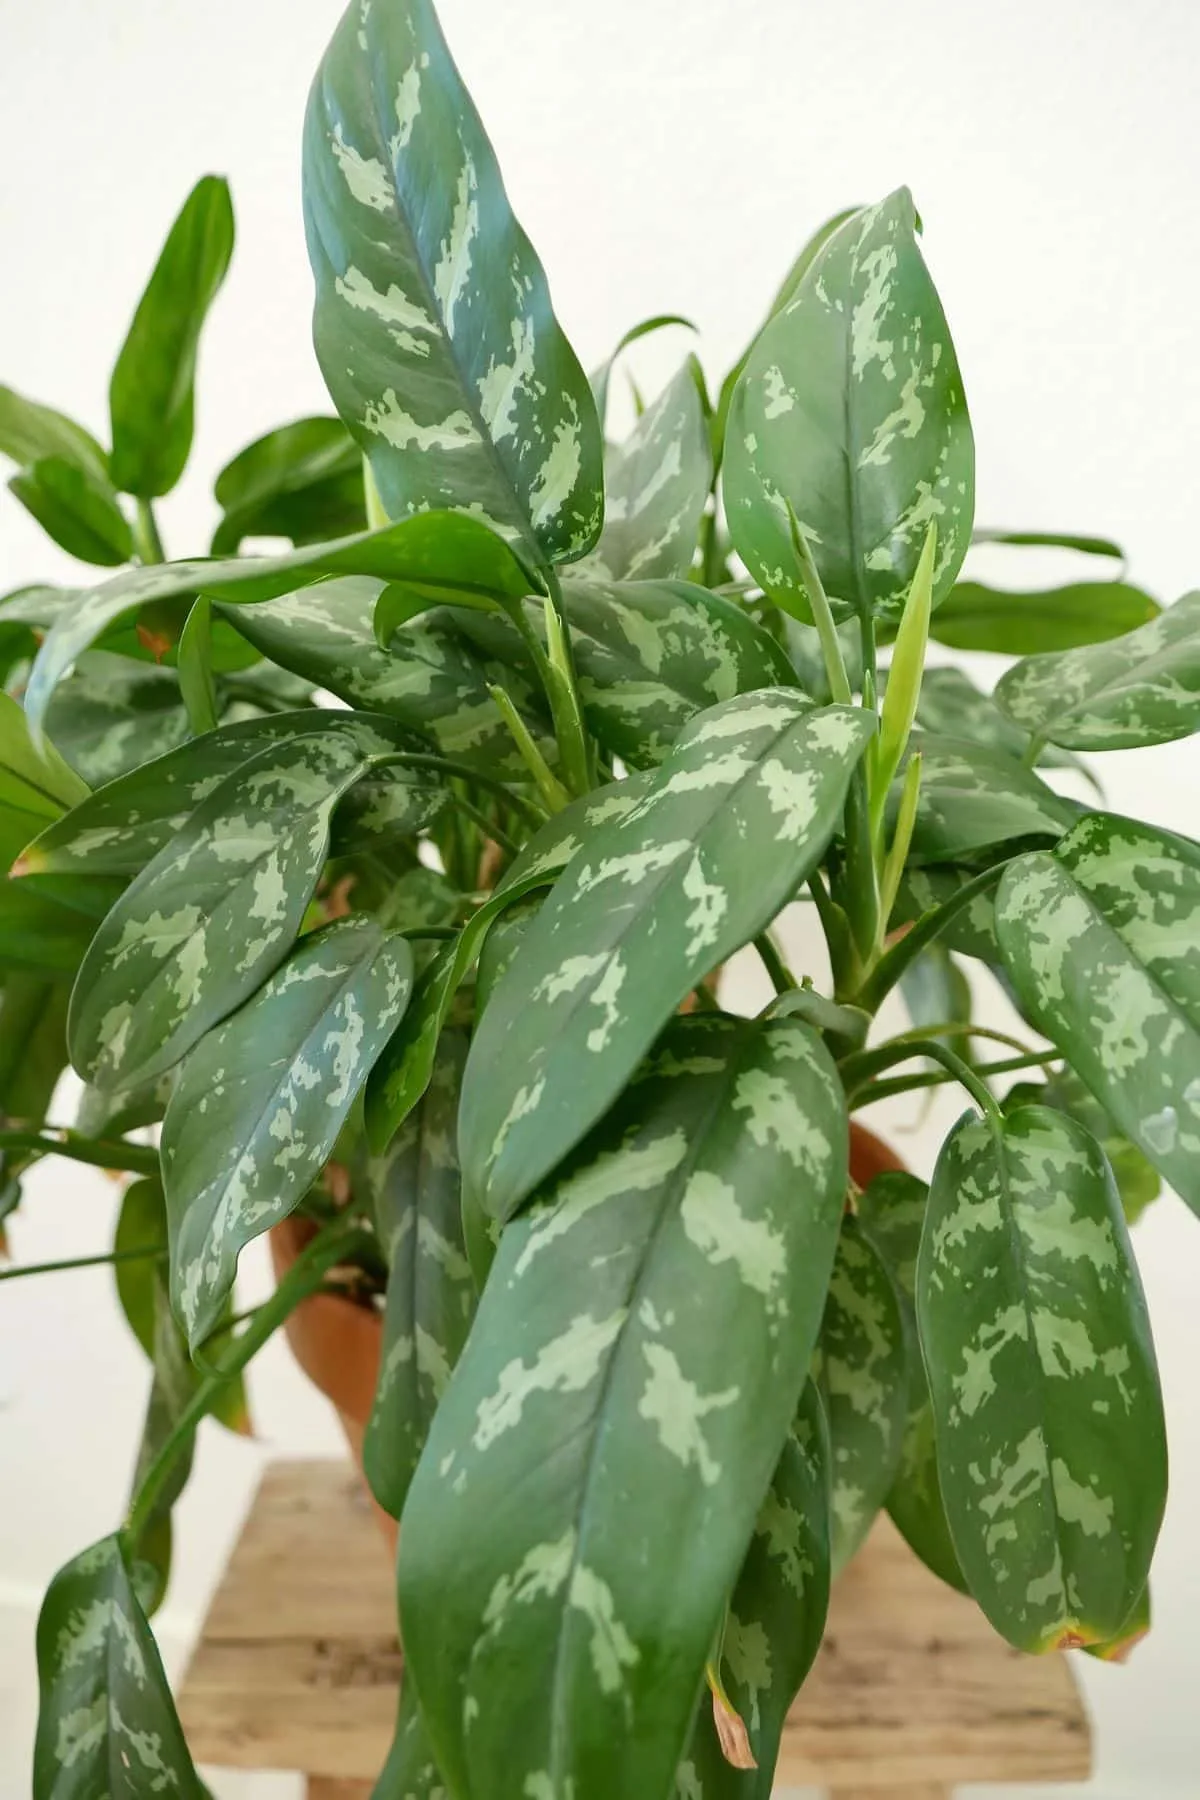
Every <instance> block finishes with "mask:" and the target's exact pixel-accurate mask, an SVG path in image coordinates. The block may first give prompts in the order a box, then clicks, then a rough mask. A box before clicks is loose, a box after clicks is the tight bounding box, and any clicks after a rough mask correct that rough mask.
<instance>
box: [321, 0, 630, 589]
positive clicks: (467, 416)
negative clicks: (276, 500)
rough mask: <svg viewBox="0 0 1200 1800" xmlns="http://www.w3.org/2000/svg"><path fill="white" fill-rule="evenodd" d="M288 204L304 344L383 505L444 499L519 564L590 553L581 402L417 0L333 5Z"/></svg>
mask: <svg viewBox="0 0 1200 1800" xmlns="http://www.w3.org/2000/svg"><path fill="white" fill-rule="evenodd" d="M304 210H305V224H306V229H307V234H308V248H309V258H310V261H311V262H312V265H313V271H314V274H315V277H316V283H317V304H316V313H315V317H314V338H315V342H316V348H317V356H318V359H319V361H320V364H321V368H322V371H323V373H324V376H325V380H326V382H327V384H328V386H329V390H330V393H331V394H332V396H333V400H334V404H335V405H336V406H337V409H338V411H339V413H340V414H341V416H342V418H343V419H344V420H345V421H346V423H347V424H348V425H349V427H350V429H351V431H352V432H353V433H354V435H355V437H356V438H357V439H358V442H359V443H360V444H361V446H362V447H363V449H364V451H365V452H366V454H367V455H368V456H369V458H370V461H371V468H372V471H373V473H374V476H375V480H376V483H377V485H378V488H379V493H380V496H381V498H382V501H383V504H384V508H385V509H386V511H387V512H388V514H389V515H390V516H392V517H394V518H399V517H403V516H405V515H408V514H411V513H420V512H423V511H425V510H427V509H429V508H433V509H434V510H438V509H445V508H459V507H461V508H463V509H465V510H469V511H474V512H477V513H478V514H479V515H480V516H481V517H482V518H484V519H487V520H488V521H489V522H491V523H493V524H494V525H495V526H496V527H497V528H498V529H499V530H500V531H502V532H504V533H505V534H506V535H511V536H515V537H516V538H519V539H520V540H521V541H522V542H523V543H524V544H525V545H526V547H527V550H528V551H529V552H530V553H531V554H532V555H533V556H534V557H535V558H539V559H540V558H543V557H544V558H548V559H549V560H550V561H554V562H558V561H570V560H571V559H572V558H574V557H577V556H580V555H582V554H583V553H584V552H585V551H586V550H589V549H590V548H591V546H592V544H593V543H594V542H595V539H596V535H597V533H598V532H599V529H600V520H601V513H602V507H603V489H602V471H601V454H602V452H601V441H600V426H599V421H598V419H597V416H596V408H595V403H594V401H593V399H592V394H591V390H590V388H589V387H588V383H587V378H586V376H585V375H584V373H583V370H582V369H581V368H580V366H579V363H578V361H577V359H576V357H575V354H574V352H573V351H572V349H571V347H570V345H569V344H568V342H567V340H566V338H565V337H564V335H563V333H562V330H561V328H560V326H559V324H558V321H557V320H556V318H555V316H554V313H553V310H552V308H551V304H550V294H549V290H548V288H547V285H546V277H545V274H544V272H543V270H542V266H541V263H540V262H539V261H538V258H537V255H536V253H535V252H534V249H533V247H532V245H531V244H530V242H529V240H528V238H527V237H526V236H525V233H524V232H523V231H522V230H521V227H520V225H519V224H518V223H517V221H516V219H515V218H514V217H513V215H512V212H511V210H510V208H509V205H508V201H507V198H506V196H505V192H504V186H503V183H502V181H501V178H500V171H499V168H498V167H497V164H496V159H495V155H494V152H493V150H492V147H491V145H490V143H489V142H488V139H487V136H486V135H485V133H484V130H483V127H482V125H481V123H480V120H479V115H478V114H477V112H476V111H475V107H474V105H473V104H472V102H471V98H470V95H469V94H468V93H467V90H466V88H465V87H464V85H463V83H462V80H461V78H460V76H459V74H458V71H457V69H456V68H455V66H454V63H453V61H452V59H451V56H450V52H449V50H448V49H447V47H446V41H445V39H444V37H443V36H442V32H441V28H440V26H439V24H438V21H437V16H436V14H435V12H434V9H433V6H432V5H431V4H430V0H375V4H374V5H373V6H371V7H368V8H366V9H364V8H363V7H362V6H361V5H360V4H358V3H357V0H356V3H355V4H353V5H351V6H350V7H349V8H348V10H347V12H346V14H345V16H344V17H343V19H342V22H341V24H340V25H339V27H338V29H337V31H336V32H335V34H334V37H333V41H332V43H331V44H330V46H329V48H328V50H327V51H326V53H325V56H324V58H323V60H322V62H321V66H320V68H319V70H318V73H317V79H316V82H315V84H314V86H313V91H312V95H311V98H310V101H309V107H308V116H307V119H306V121H305V131H304Z"/></svg>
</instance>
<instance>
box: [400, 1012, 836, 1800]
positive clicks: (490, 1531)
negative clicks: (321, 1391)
mask: <svg viewBox="0 0 1200 1800" xmlns="http://www.w3.org/2000/svg"><path fill="white" fill-rule="evenodd" d="M846 1141H847V1132H846V1123H845V1111H844V1101H843V1099H842V1095H841V1092H840V1087H839V1084H838V1081H837V1077H836V1073H835V1071H834V1068H833V1065H832V1063H831V1061H830V1059H829V1057H828V1055H827V1053H826V1051H825V1050H824V1048H823V1046H822V1045H821V1043H820V1040H819V1039H818V1038H817V1037H816V1036H815V1034H813V1033H812V1032H810V1031H809V1030H808V1029H807V1028H806V1027H805V1026H803V1025H801V1024H799V1023H798V1022H796V1021H795V1020H791V1019H779V1020H772V1021H761V1020H760V1021H746V1020H735V1019H729V1018H725V1017H718V1016H712V1015H710V1016H707V1017H697V1018H692V1019H686V1020H681V1021H677V1022H676V1023H675V1024H674V1025H673V1026H672V1028H671V1030H670V1032H669V1033H668V1035H667V1036H666V1037H664V1039H663V1040H662V1042H661V1044H660V1045H659V1046H658V1049H657V1051H656V1054H655V1056H654V1058H653V1059H652V1060H651V1062H650V1064H649V1065H648V1066H647V1068H646V1069H645V1071H644V1072H643V1074H642V1076H641V1077H640V1079H639V1080H638V1081H637V1082H636V1083H635V1084H634V1085H633V1086H632V1088H630V1089H629V1090H628V1091H627V1092H626V1093H625V1094H624V1095H623V1096H622V1098H621V1100H620V1101H619V1102H618V1104H617V1106H616V1107H615V1109H614V1111H613V1113H612V1115H611V1116H610V1117H609V1118H608V1119H606V1120H605V1122H604V1124H603V1125H602V1126H601V1127H600V1128H599V1129H598V1130H597V1132H596V1134H595V1137H594V1138H593V1139H592V1140H590V1142H589V1144H588V1146H587V1148H586V1149H584V1150H582V1151H581V1153H580V1155H579V1156H578V1157H577V1158H576V1159H574V1160H573V1161H572V1163H571V1164H570V1165H569V1167H568V1169H567V1171H566V1172H565V1173H564V1175H563V1176H562V1178H561V1179H560V1181H559V1183H558V1185H557V1186H556V1187H553V1188H551V1189H550V1190H549V1191H548V1192H547V1193H546V1195H545V1196H544V1199H543V1201H542V1203H541V1204H540V1205H537V1206H535V1207H534V1208H533V1209H532V1210H531V1211H529V1212H528V1213H526V1214H525V1215H523V1216H522V1217H521V1218H519V1219H517V1220H515V1221H514V1222H513V1223H512V1224H510V1225H509V1226H508V1227H507V1228H506V1229H505V1231H504V1232H503V1234H502V1236H501V1239H500V1246H499V1250H498V1252H497V1258H496V1262H495V1265H494V1267H493V1270H492V1274H491V1277H490V1279H489V1281H488V1285H487V1287H486V1289H485V1291H484V1295H483V1298H482V1300H481V1302H480V1309H479V1313H478V1315H477V1317H476V1321H475V1325H474V1327H473V1329H472V1332H471V1336H470V1339H469V1341H468V1344H467V1348H466V1350H465V1352H464V1354H463V1358H462V1360H461V1362H460V1363H459V1366H458V1369H457V1370H456V1372H455V1375H454V1377H453V1379H452V1381H451V1384H450V1387H449V1389H448V1391H447V1394H446V1397H445V1399H444V1400H443V1402H442V1406H441V1408H440V1409H439V1412H438V1415H437V1418H436V1419H435V1421H434V1424H433V1429H432V1431H431V1433H430V1438H429V1442H428V1444H427V1446H426V1451H425V1455H424V1457H423V1458H422V1462H421V1466H420V1468H419V1469H418V1471H417V1475H416V1478H415V1480H414V1482H413V1486H412V1488H411V1490H410V1492H409V1498H408V1503H407V1505H406V1507H405V1511H404V1519H403V1523H402V1526H401V1534H400V1536H401V1544H402V1546H403V1548H402V1551H401V1557H400V1606H401V1622H402V1630H403V1634H404V1643H405V1649H406V1654H407V1656H408V1658H409V1664H410V1667H411V1669H412V1673H413V1678H414V1680H415V1681H416V1683H417V1688H418V1691H419V1693H420V1695H421V1702H422V1706H423V1708H424V1711H425V1715H426V1721H427V1724H428V1727H429V1732H430V1736H431V1739H432V1741H433V1745H434V1749H435V1751H436V1754H437V1756H438V1759H439V1761H440V1762H441V1764H442V1766H443V1768H444V1770H445V1771H446V1775H447V1783H448V1786H449V1787H450V1788H451V1791H461V1792H464V1793H466V1792H469V1793H471V1794H472V1795H477V1796H478V1797H479V1800H511V1796H512V1795H513V1794H514V1793H529V1794H534V1793H541V1792H545V1793H547V1794H565V1793H572V1794H573V1795H574V1800H611V1797H612V1796H613V1795H614V1794H629V1795H633V1794H661V1793H666V1792H667V1790H668V1789H669V1786H670V1783H671V1780H672V1778H673V1776H674V1773H675V1769H676V1767H677V1765H678V1762H679V1759H680V1757H681V1755H682V1754H683V1752H684V1745H685V1740H686V1737H687V1734H688V1731H689V1728H690V1726H691V1721H692V1715H693V1711H694V1708H695V1703H696V1695H697V1692H698V1689H699V1685H700V1680H701V1675H702V1672H703V1669H704V1665H705V1661H706V1659H707V1657H708V1654H709V1651H710V1648H711V1645H712V1643H713V1639H714V1634H715V1632H716V1629H717V1626H718V1622H719V1620H720V1617H721V1614H722V1610H723V1608H724V1605H725V1602H726V1598H727V1596H728V1594H729V1593H730V1591H731V1589H732V1588H733V1585H734V1582H735V1580H736V1577H737V1574H738V1570H739V1568H740V1566H741V1562H742V1558H743V1556H744V1554H745V1550H746V1546H747V1544H748V1542H749V1540H750V1537H751V1534H752V1532H753V1529H754V1521H755V1517H756V1515H757V1513H758V1509H759V1507H760V1504H761V1502H762V1497H763V1495H764V1493H765V1492H766V1489H767V1486H768V1484H769V1482H770V1478H771V1475H772V1473H773V1471H774V1469H775V1467H776V1464H777V1463H778V1460H779V1457H780V1454H781V1452H782V1450H783V1447H784V1444H785V1443H786V1441H787V1435H788V1429H789V1426H790V1424H791V1421H792V1419H793V1417H794V1413H795V1408H796V1404H797V1402H798V1400H799V1395H800V1390H801V1388H802V1386H803V1383H804V1369H805V1365H806V1362H807V1359H808V1356H809V1354H810V1353H811V1350H812V1346H813V1343H814V1341H815V1338H816V1333H817V1328H818V1325H819V1321H820V1313H821V1307H822V1305H823V1302H824V1296H825V1288H826V1282H827V1279H828V1274H829V1269H830V1265H831V1263H832V1259H833V1253H834V1246H835V1242H836V1236H837V1229H838V1220H839V1215H840V1212H841V1207H842V1203H843V1193H844V1183H845V1178H846ZM714 1320H719V1321H720V1322H721V1328H720V1329H719V1330H714V1328H713V1322H714ZM451 1587H452V1589H453V1593H454V1597H455V1598H454V1605H453V1606H452V1607H449V1606H447V1604H446V1595H447V1593H448V1592H449V1591H450V1590H451Z"/></svg>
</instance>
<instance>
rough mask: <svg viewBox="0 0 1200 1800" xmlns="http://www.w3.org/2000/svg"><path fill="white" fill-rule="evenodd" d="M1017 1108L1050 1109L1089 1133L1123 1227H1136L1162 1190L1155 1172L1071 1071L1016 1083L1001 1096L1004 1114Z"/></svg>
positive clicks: (1159, 1179) (1060, 1071) (1058, 1071)
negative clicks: (1104, 1162)
mask: <svg viewBox="0 0 1200 1800" xmlns="http://www.w3.org/2000/svg"><path fill="white" fill-rule="evenodd" d="M1018 1106H1052V1107H1053V1108H1054V1109H1055V1111H1056V1112H1064V1113H1066V1115H1067V1117H1068V1118H1069V1119H1074V1120H1075V1121H1076V1123H1077V1124H1079V1125H1082V1126H1083V1128H1084V1130H1085V1131H1090V1132H1091V1134H1092V1136H1093V1137H1094V1138H1095V1140H1096V1142H1097V1143H1098V1144H1099V1146H1100V1148H1101V1149H1102V1150H1103V1152H1104V1154H1105V1156H1106V1157H1107V1159H1108V1166H1109V1168H1110V1169H1111V1170H1112V1172H1113V1180H1114V1181H1115V1182H1116V1184H1117V1192H1118V1194H1120V1196H1121V1210H1122V1211H1123V1212H1124V1214H1125V1223H1126V1224H1127V1225H1131V1226H1132V1225H1136V1223H1137V1221H1138V1220H1139V1219H1140V1218H1141V1216H1142V1214H1143V1213H1144V1212H1145V1210H1146V1208H1147V1207H1148V1206H1149V1205H1151V1204H1152V1202H1153V1201H1155V1200H1157V1198H1158V1196H1159V1193H1160V1192H1161V1190H1162V1181H1161V1178H1160V1176H1159V1173H1158V1170H1157V1169H1156V1168H1155V1167H1154V1164H1153V1163H1152V1162H1150V1161H1149V1160H1148V1159H1147V1158H1146V1157H1145V1156H1143V1155H1142V1152H1141V1151H1140V1150H1139V1149H1138V1148H1137V1146H1136V1145H1135V1144H1131V1143H1130V1142H1129V1139H1128V1138H1127V1137H1123V1136H1122V1134H1121V1132H1120V1131H1119V1130H1118V1129H1117V1127H1116V1125H1114V1123H1113V1121H1112V1119H1111V1117H1110V1116H1109V1114H1108V1113H1107V1112H1106V1111H1105V1109H1104V1107H1103V1106H1101V1104H1100V1102H1099V1101H1098V1100H1097V1099H1096V1097H1095V1095H1093V1094H1091V1093H1089V1092H1088V1089H1087V1087H1086V1086H1085V1085H1084V1083H1083V1082H1082V1081H1081V1080H1080V1079H1079V1076H1078V1075H1077V1074H1076V1073H1075V1071H1074V1069H1068V1068H1062V1069H1059V1070H1057V1071H1056V1072H1055V1073H1053V1074H1051V1075H1050V1076H1049V1078H1048V1079H1047V1080H1046V1081H1024V1082H1018V1083H1017V1085H1016V1086H1015V1087H1012V1088H1010V1089H1009V1091H1008V1093H1007V1094H1006V1095H1005V1096H1004V1110H1005V1112H1012V1111H1013V1110H1014V1108H1016V1107H1018Z"/></svg>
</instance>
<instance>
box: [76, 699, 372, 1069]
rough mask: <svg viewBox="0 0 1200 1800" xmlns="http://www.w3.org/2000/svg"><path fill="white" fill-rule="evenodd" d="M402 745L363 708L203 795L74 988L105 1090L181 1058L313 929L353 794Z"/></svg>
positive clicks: (83, 1058) (88, 1050) (81, 1028)
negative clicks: (313, 903) (374, 725)
mask: <svg viewBox="0 0 1200 1800" xmlns="http://www.w3.org/2000/svg"><path fill="white" fill-rule="evenodd" d="M389 748H390V746H389V744H388V742H387V740H386V738H384V737H381V736H380V735H379V734H378V733H376V732H374V731H373V729H371V728H370V727H368V726H367V724H366V722H365V721H363V720H361V719H355V718H354V717H353V716H346V717H344V719H343V726H342V729H340V730H338V731H325V732H323V733H321V734H319V735H318V734H317V733H313V734H311V735H308V736H297V737H293V738H291V739H289V740H287V741H285V742H283V743H281V744H279V745H278V747H275V748H269V749H266V750H263V751H261V752H260V754H259V755H258V756H256V757H254V758H253V759H252V760H251V761H250V762H248V763H245V764H243V765H242V767H241V768H239V769H235V770H234V772H233V773H232V774H231V775H227V776H226V777H225V779H224V780H223V781H221V782H220V784H219V785H218V786H217V787H216V788H215V789H214V790H213V792H212V793H210V794H209V796H208V798H207V799H205V800H202V801H201V803H200V805H199V806H198V807H197V808H196V810H195V812H193V813H191V814H190V816H189V817H188V819H187V821H186V823H185V824H184V825H183V826H182V827H181V828H180V829H179V831H178V832H177V833H176V834H175V835H174V837H172V838H171V839H170V841H169V842H168V843H167V844H166V845H164V847H163V849H162V850H160V851H159V852H158V854H157V856H155V857H154V858H153V860H152V861H151V862H150V863H148V864H147V866H146V867H145V868H144V869H143V870H142V872H141V874H140V875H139V876H138V877H137V878H136V879H135V880H134V882H133V883H132V885H131V886H130V887H129V888H128V889H127V890H126V892H125V893H124V894H123V895H122V897H121V899H120V900H119V901H118V902H117V904H116V905H115V906H114V907H113V909H112V911H111V912H110V913H109V915H108V917H107V918H106V919H105V921H104V923H103V925H102V926H101V927H100V930H99V931H98V932H97V933H96V936H95V939H94V941H93V943H92V945H91V949H90V950H89V952H88V956H87V958H86V960H85V962H84V965H83V967H82V968H81V970H80V972H79V978H78V981H77V982H76V986H75V991H74V993H73V994H72V996H71V1018H70V1028H69V1029H70V1043H71V1060H72V1062H73V1063H74V1065H75V1067H76V1069H77V1070H78V1071H79V1073H80V1074H81V1075H82V1076H83V1077H84V1078H85V1079H86V1080H88V1081H92V1082H95V1083H96V1085H97V1086H100V1087H110V1088H112V1087H131V1086H135V1085H140V1084H141V1083H143V1082H146V1081H149V1080H150V1079H151V1078H152V1077H153V1076H155V1075H158V1074H161V1073H162V1072H163V1071H164V1070H165V1069H169V1068H170V1067H171V1066H172V1065H173V1064H174V1063H177V1062H178V1061H179V1059H180V1057H181V1056H183V1055H184V1053H185V1052H186V1051H187V1050H190V1049H191V1047H192V1045H193V1044H195V1043H196V1042H197V1040H198V1039H199V1038H201V1037H202V1036H203V1035H204V1033H205V1032H206V1031H207V1030H208V1029H209V1027H210V1026H212V1025H215V1024H216V1023H217V1022H218V1021H219V1020H221V1019H223V1018H224V1017H225V1016H226V1014H227V1013H230V1012H232V1011H233V1009H234V1007H236V1006H238V1005H240V1004H241V1002H242V1001H243V1000H245V999H247V998H248V997H249V995H251V994H253V993H254V991H255V989H256V988H257V987H258V986H259V984H260V983H261V982H262V980H263V979H264V977H265V976H267V975H269V974H270V973H271V971H272V969H274V968H276V967H277V966H278V965H279V963H280V962H281V961H282V960H283V958H284V956H285V955H286V954H287V952H288V950H289V949H290V947H291V945H292V943H293V941H294V939H295V937H296V933H297V932H298V931H299V929H300V924H301V921H302V919H303V917H304V914H305V910H306V908H307V906H308V902H309V900H310V898H311V897H312V893H313V889H314V888H315V887H316V884H317V877H318V876H319V875H320V872H321V867H322V865H323V863H324V861H325V857H326V854H327V853H328V849H329V822H330V817H331V815H332V812H333V809H334V807H335V805H336V804H337V802H338V800H339V799H340V798H341V796H342V795H343V794H344V793H345V792H346V791H347V790H348V789H349V788H350V787H352V786H353V784H354V783H355V782H356V781H357V780H358V779H359V778H360V777H361V776H362V775H363V774H365V773H366V771H367V770H368V768H369V767H370V764H371V758H372V755H373V754H380V753H386V752H387V751H388V749H389Z"/></svg>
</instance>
